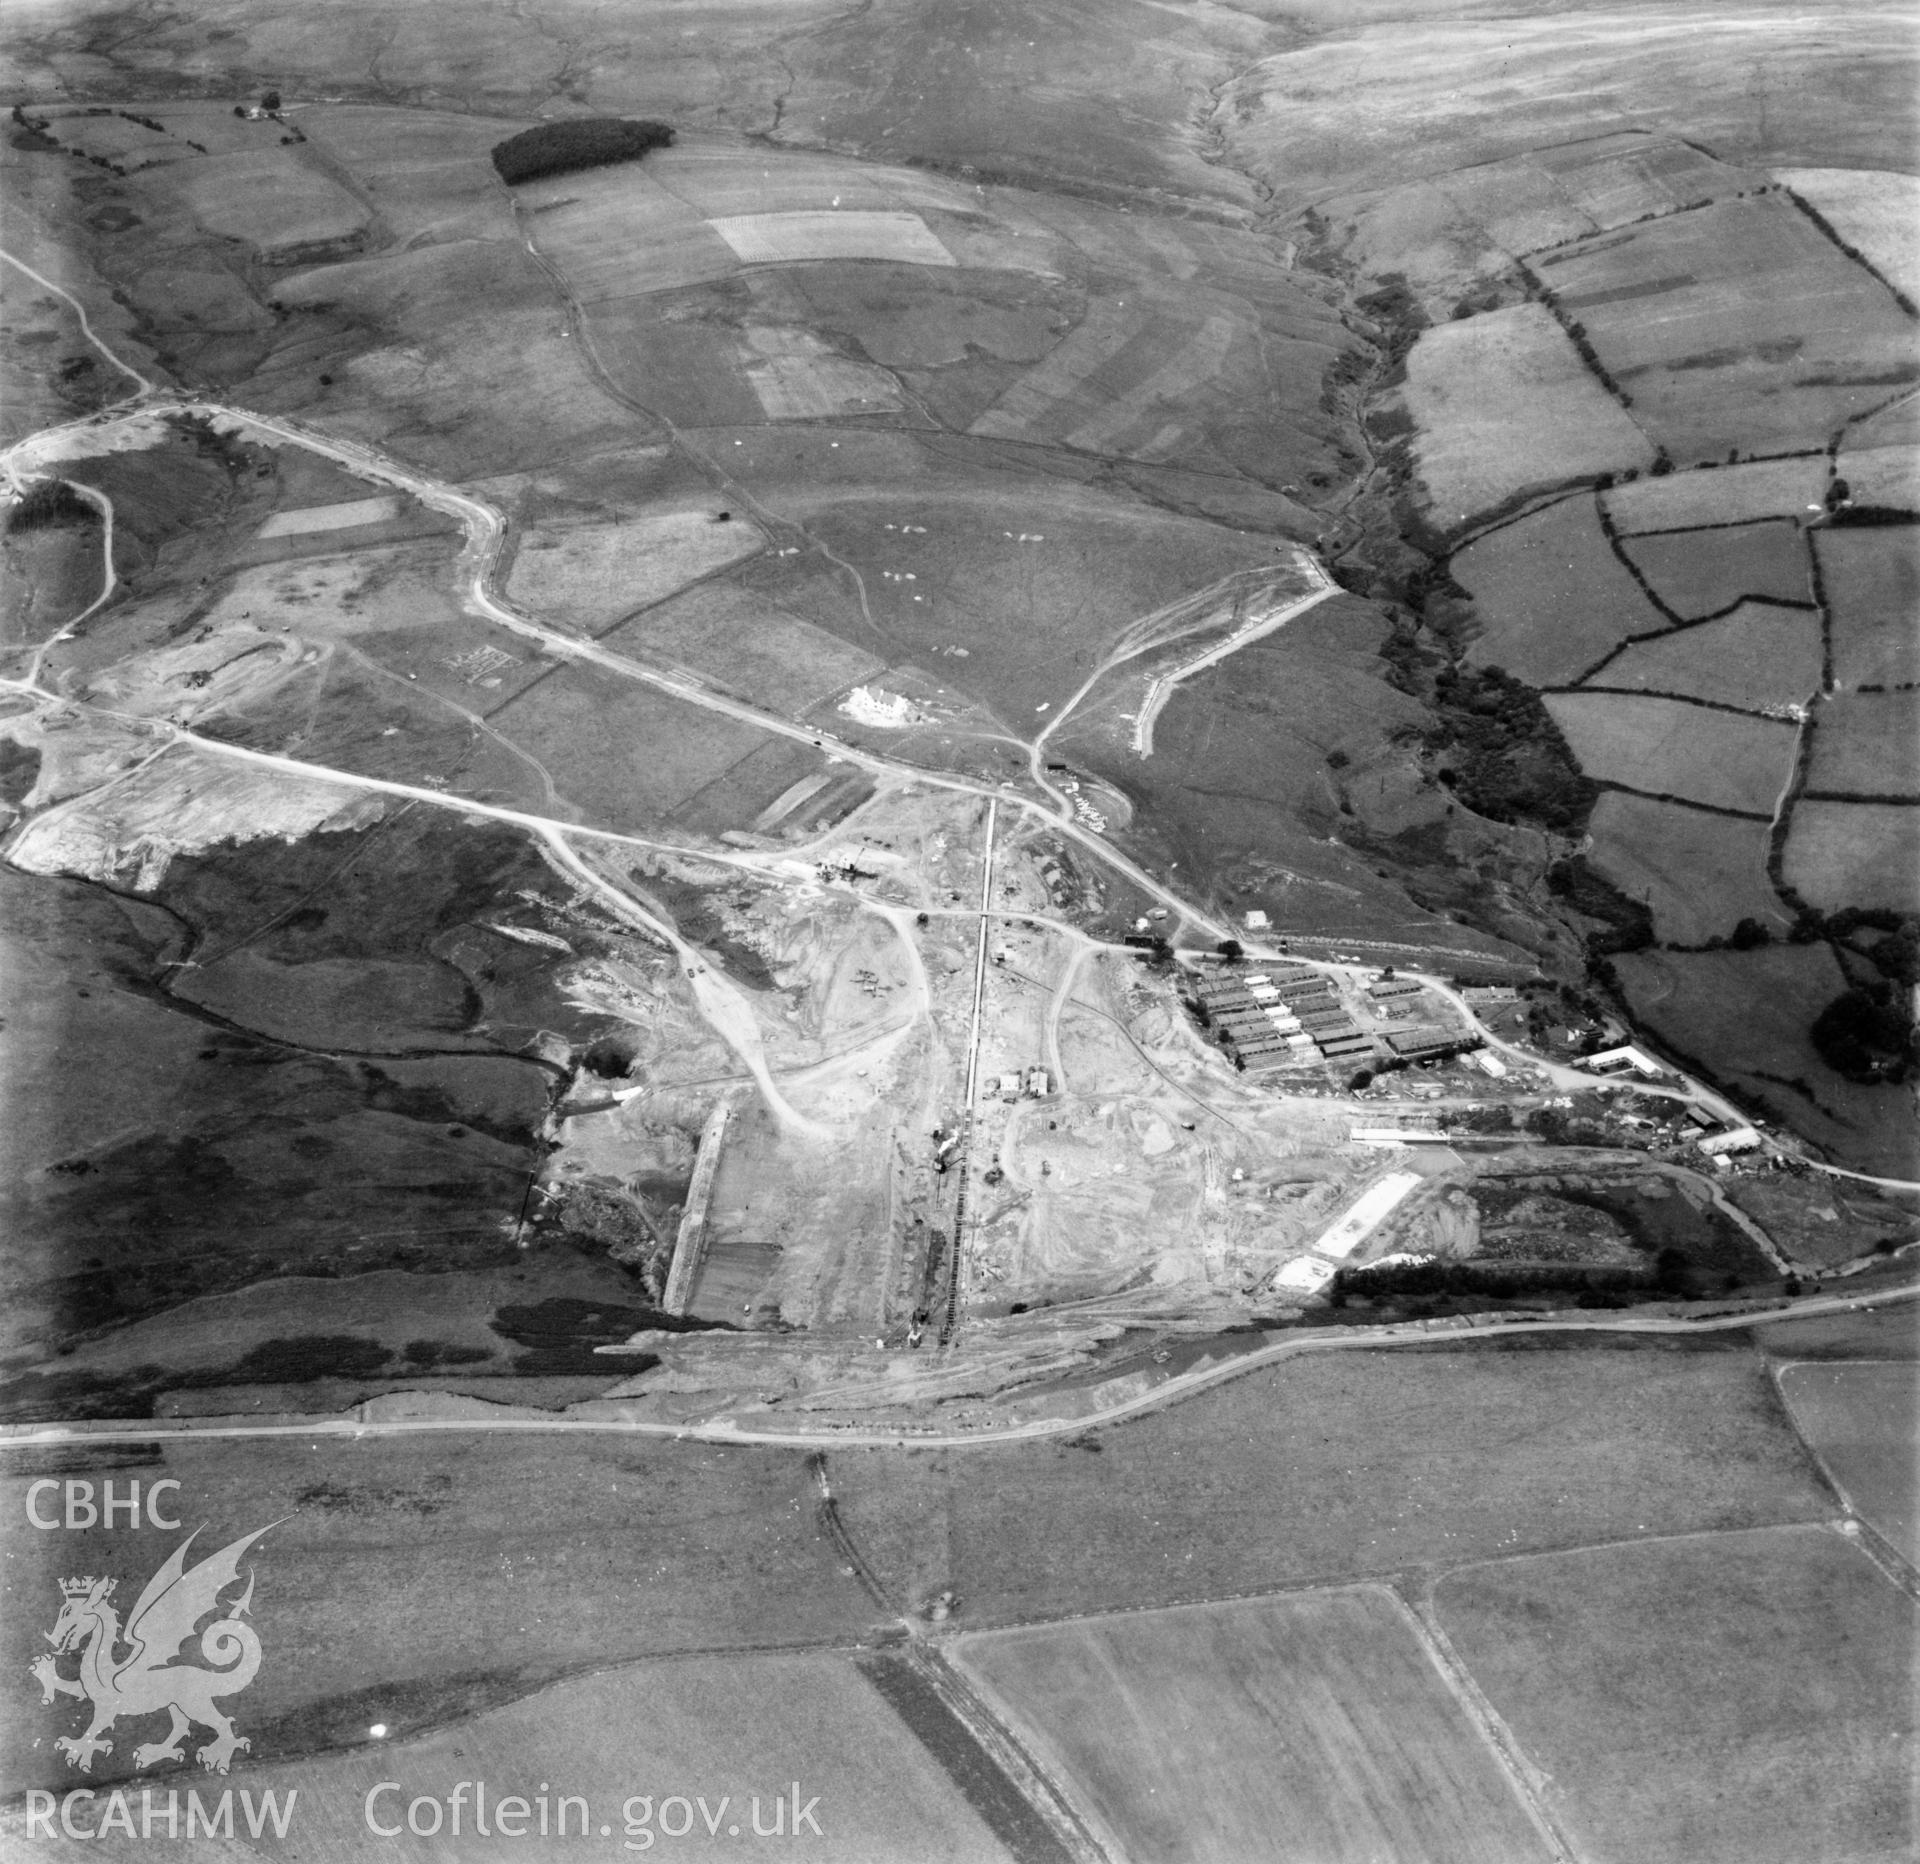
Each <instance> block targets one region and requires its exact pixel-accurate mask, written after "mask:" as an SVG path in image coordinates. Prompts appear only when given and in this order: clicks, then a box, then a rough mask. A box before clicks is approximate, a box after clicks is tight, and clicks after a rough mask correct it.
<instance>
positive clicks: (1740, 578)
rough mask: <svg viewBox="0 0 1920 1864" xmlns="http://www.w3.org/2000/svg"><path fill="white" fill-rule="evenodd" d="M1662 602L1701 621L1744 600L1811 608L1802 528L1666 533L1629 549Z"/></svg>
mask: <svg viewBox="0 0 1920 1864" xmlns="http://www.w3.org/2000/svg"><path fill="white" fill-rule="evenodd" d="M1627 555H1628V556H1629V557H1631V558H1632V559H1633V561H1634V562H1635V563H1636V564H1637V565H1638V566H1639V569H1640V573H1641V574H1642V575H1643V576H1645V577H1646V579H1647V581H1648V582H1650V583H1651V584H1652V585H1653V587H1654V589H1655V591H1656V592H1657V593H1658V595H1659V597H1660V599H1661V601H1663V602H1664V603H1666V605H1667V606H1668V607H1669V608H1670V609H1672V610H1673V611H1674V613H1675V614H1677V615H1682V616H1684V617H1685V618H1686V619H1687V620H1689V621H1692V620H1697V619H1698V618H1699V617H1700V616H1702V615H1718V614H1720V613H1721V612H1722V611H1723V610H1725V609H1728V608H1731V607H1732V606H1733V604H1734V603H1736V602H1737V601H1739V600H1740V598H1741V597H1742V596H1745V595H1765V596H1772V597H1774V598H1775V599H1776V600H1778V601H1781V602H1810V601H1812V599H1813V593H1812V590H1811V588H1810V587H1809V584H1808V573H1807V551H1806V545H1805V543H1804V542H1803V541H1802V539H1801V535H1800V529H1799V526H1797V525H1795V524H1791V523H1780V522H1774V523H1760V524H1750V525H1739V526H1736V527H1732V528H1729V529H1726V530H1706V531H1667V532H1663V533H1660V534H1659V535H1656V536H1653V537H1639V538H1636V539H1635V540H1634V541H1633V542H1632V543H1631V544H1629V545H1628V546H1627Z"/></svg>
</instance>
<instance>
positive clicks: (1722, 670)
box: [1586, 602, 1821, 712]
mask: <svg viewBox="0 0 1920 1864" xmlns="http://www.w3.org/2000/svg"><path fill="white" fill-rule="evenodd" d="M1820 664H1821V647H1820V617H1819V616H1818V615H1817V614H1816V613H1815V612H1814V611H1813V610H1812V609H1808V608H1777V607H1775V606H1774V605H1773V604H1772V603H1770V602H1742V603H1741V604H1740V606H1739V607H1738V608H1736V609H1735V610H1734V611H1733V613H1732V614H1731V615H1723V616H1721V617H1720V619H1719V620H1718V621H1703V622H1700V623H1698V624H1697V625H1695V626H1694V627H1690V628H1676V629H1674V630H1673V632H1672V633H1670V634H1662V635H1659V636H1656V637H1655V638H1654V639H1653V640H1651V641H1635V642H1633V643H1632V645H1631V646H1629V647H1627V648H1626V649H1625V650H1624V651H1623V652H1621V653H1619V654H1617V655H1615V656H1614V658H1613V659H1611V660H1609V661H1608V662H1607V664H1606V665H1605V666H1604V667H1602V668H1601V669H1600V671H1599V672H1597V673H1596V674H1594V675H1593V677H1592V678H1591V679H1590V680H1588V681H1587V682H1586V684H1587V685H1588V686H1590V687H1599V686H1608V687H1622V686H1626V687H1632V688H1634V689H1635V690H1637V691H1640V692H1654V693H1683V694H1685V695H1687V696H1689V697H1691V698H1695V699H1710V700H1713V701H1715V702H1717V703H1718V704H1720V705H1732V706H1739V707H1740V708H1741V709H1742V710H1743V711H1750V712H1757V711H1759V710H1760V709H1761V708H1763V707H1765V706H1777V705H1784V704H1789V703H1794V704H1805V703H1806V702H1807V701H1809V700H1811V699H1812V698H1813V697H1814V696H1815V694H1817V693H1818V692H1819V690H1820Z"/></svg>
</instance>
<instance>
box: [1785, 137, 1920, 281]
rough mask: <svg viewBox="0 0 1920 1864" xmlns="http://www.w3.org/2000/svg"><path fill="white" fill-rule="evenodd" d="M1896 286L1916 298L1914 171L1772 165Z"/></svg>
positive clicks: (1919, 242) (1917, 180) (1917, 190)
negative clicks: (1780, 166) (1908, 173)
mask: <svg viewBox="0 0 1920 1864" xmlns="http://www.w3.org/2000/svg"><path fill="white" fill-rule="evenodd" d="M1775 173H1776V175H1777V176H1778V177H1779V179H1780V180H1782V181H1784V182H1785V183H1786V184H1787V186H1788V187H1790V188H1791V189H1792V190H1793V191H1794V193H1796V194H1797V195H1799V196H1800V198H1801V199H1802V200H1803V201H1805V202H1806V203H1807V205H1808V206H1809V207H1811V208H1812V209H1813V210H1814V211H1815V212H1816V213H1817V214H1819V216H1820V217H1821V219H1823V220H1824V221H1825V222H1826V223H1827V225H1828V226H1830V227H1832V228H1833V230H1834V231H1835V232H1836V233H1838V234H1839V235H1840V237H1841V238H1842V239H1843V240H1845V241H1846V242H1847V244H1848V245H1849V246H1852V247H1854V248H1856V249H1857V250H1858V251H1860V252H1861V253H1864V254H1865V255H1866V259H1867V263H1868V264H1869V265H1871V266H1872V267H1873V269H1874V270H1875V271H1876V272H1878V273H1879V274H1880V276H1881V277H1882V278H1884V279H1885V280H1886V281H1887V282H1888V283H1889V284H1890V285H1892V286H1893V287H1894V288H1895V290H1897V291H1904V292H1905V293H1906V294H1907V296H1908V297H1909V298H1920V239H1915V237H1914V231H1915V229H1916V228H1920V175H1902V174H1896V173H1894V172H1892V171H1891V170H1888V169H1884V168H1782V169H1777V170H1775Z"/></svg>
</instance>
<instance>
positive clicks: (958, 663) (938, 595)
mask: <svg viewBox="0 0 1920 1864" xmlns="http://www.w3.org/2000/svg"><path fill="white" fill-rule="evenodd" d="M732 438H734V436H732V435H714V436H705V437H703V444H704V445H705V446H706V447H707V448H708V449H709V450H710V451H711V453H712V456H713V457H715V458H716V459H718V460H721V461H723V462H724V463H725V464H726V465H727V466H728V467H729V469H730V470H731V471H732V472H733V473H734V474H735V475H736V476H737V477H738V478H739V479H740V480H741V481H743V482H744V483H745V484H746V485H747V486H748V487H749V488H750V489H751V491H752V492H753V494H754V496H755V497H756V499H758V500H759V502H760V503H761V505H763V506H764V507H765V508H766V509H767V510H769V511H770V512H771V513H772V514H773V515H774V516H775V517H778V518H782V519H785V520H788V521H789V522H795V523H801V524H804V525H805V526H806V528H807V531H808V533H809V534H810V535H811V536H812V537H813V538H814V539H816V540H817V541H818V542H819V543H820V544H823V545H824V546H826V548H827V549H828V550H829V551H831V552H832V554H833V556H834V557H835V558H837V559H839V564H840V565H845V566H849V567H850V568H851V570H852V571H853V572H854V573H855V574H857V575H858V577H859V579H860V582H859V584H858V585H857V586H856V585H855V583H854V582H853V579H852V576H850V575H849V574H848V572H847V568H842V567H839V566H835V567H834V568H833V569H832V570H831V571H830V572H824V573H823V565H822V563H821V561H820V559H819V556H818V554H817V553H813V552H807V553H802V554H799V555H796V556H794V557H790V558H788V559H786V560H785V561H784V562H782V561H779V560H763V561H762V562H761V563H759V564H757V565H755V566H754V570H753V572H752V575H751V578H750V586H751V587H752V588H754V589H755V590H757V591H761V592H763V593H764V594H766V595H767V596H769V597H771V598H772V599H773V601H774V602H776V603H778V604H779V605H781V606H782V607H784V608H786V609H788V610H790V611H792V612H794V613H796V614H799V615H801V616H802V617H804V618H805V619H806V620H808V621H810V622H813V623H815V624H816V625H818V626H820V627H822V628H824V629H826V630H827V631H829V632H831V633H833V634H836V635H838V636H839V637H840V638H841V639H842V640H843V641H845V642H847V643H848V644H849V645H851V646H852V647H853V648H855V649H858V650H860V651H861V652H864V653H871V654H873V655H874V656H876V657H877V658H883V659H885V660H886V661H888V662H889V663H898V662H912V663H915V664H918V665H921V666H936V665H937V666H938V667H939V668H940V674H939V684H941V685H943V686H946V687H949V688H950V689H952V690H954V691H956V692H959V693H963V694H965V695H967V696H969V697H971V698H974V699H976V700H980V701H982V702H984V703H986V704H987V705H990V706H992V707H994V708H995V709H996V710H997V711H998V712H999V714H1000V716H1001V717H1002V718H1003V719H1004V720H1005V721H1006V723H1007V724H1008V725H1009V726H1011V727H1012V728H1013V729H1015V730H1024V729H1025V728H1026V727H1027V726H1028V725H1029V724H1037V723H1038V722H1040V721H1041V720H1042V719H1043V718H1044V708H1045V707H1048V706H1052V705H1058V704H1059V703H1060V702H1061V701H1062V700H1063V699H1065V698H1067V697H1069V696H1070V695H1071V694H1072V693H1073V692H1074V690H1075V689H1076V688H1077V687H1078V686H1079V685H1080V684H1081V682H1082V681H1083V680H1084V679H1085V678H1086V676H1087V675H1088V674H1089V673H1091V672H1092V671H1093V670H1094V668H1095V666H1096V665H1097V663H1098V659H1099V656H1100V655H1101V653H1102V652H1103V651H1104V650H1105V649H1106V648H1107V647H1108V646H1109V645H1110V644H1111V643H1112V642H1113V640H1114V639H1115V637H1116V636H1117V635H1118V634H1119V633H1120V632H1121V630H1123V629H1124V628H1125V627H1126V626H1127V625H1128V624H1129V623H1131V622H1133V621H1136V620H1138V619H1140V618H1141V617H1143V616H1145V615H1147V614H1150V613H1151V612H1153V611H1154V610H1156V609H1158V608H1160V607H1163V606H1165V605H1167V604H1169V603H1172V602H1176V601H1178V600H1180V599H1181V598H1183V597H1186V596H1189V595H1191V594H1193V593H1194V592H1196V591H1199V590H1203V589H1205V588H1207V587H1208V586H1209V585H1211V584H1213V583H1215V582H1218V581H1219V580H1221V579H1222V578H1223V577H1225V576H1226V575H1227V574H1228V573H1229V572H1231V571H1235V570H1253V569H1264V568H1267V567H1269V566H1271V567H1274V568H1275V569H1276V572H1277V570H1278V566H1279V563H1280V559H1279V558H1278V556H1277V555H1276V550H1275V546H1274V544H1273V542H1272V540H1271V539H1270V538H1267V537H1263V536H1258V535H1253V534H1250V533H1246V532H1239V531H1232V530H1228V529H1227V528H1225V527H1224V526H1220V525H1215V524H1210V523H1207V522H1205V521H1203V520H1198V519H1192V518H1186V517H1183V516H1179V515H1177V514H1175V513H1171V512H1163V511H1153V510H1149V509H1146V508H1144V507H1142V506H1141V505H1139V504H1136V503H1133V502H1130V501H1123V500H1121V499H1118V498H1114V497H1108V496H1104V495H1102V494H1101V493H1099V492H1096V491H1094V490H1092V489H1090V488H1084V487H1080V486H1076V485H1072V484H1070V483H1069V484H1062V483H1060V482H1059V481H1057V480H1046V479H1041V478H1038V477H1036V478H1031V479H1028V478H1014V479H1009V480H1005V481H1002V482H1001V483H998V484H987V485H984V486H983V485H981V484H979V483H978V482H977V481H976V482H973V483H967V482H964V481H962V480H960V479H959V478H958V477H957V476H955V475H952V474H950V473H948V472H946V471H945V470H943V469H935V470H931V471H930V470H928V468H927V464H926V462H925V461H924V459H923V457H922V455H921V453H920V449H919V447H918V445H917V443H916V444H914V445H913V446H911V447H902V446H901V444H900V443H899V442H898V441H897V440H896V439H895V437H893V436H871V437H863V439H870V440H871V445H870V446H869V447H856V443H855V441H854V437H853V436H852V435H848V436H847V437H846V439H845V441H844V442H843V443H842V445H841V446H840V447H838V448H836V447H835V446H834V430H832V429H828V428H798V427H796V428H790V429H782V430H777V431H775V432H773V433H771V434H769V433H768V431H767V430H765V429H762V430H759V431H758V432H755V433H753V434H752V435H751V437H750V438H746V439H745V440H744V443H743V444H742V445H741V446H740V447H737V448H736V447H734V446H732V445H731V444H729V442H730V441H731V440H732ZM861 452H866V453H867V454H868V458H867V459H866V460H865V461H862V460H861V459H860V457H859V455H860V453H861ZM836 453H837V454H838V455H839V456H840V458H841V459H842V460H846V463H845V464H844V465H841V464H837V463H835V456H836ZM896 454H902V455H904V457H903V458H902V460H901V466H902V467H903V470H900V471H898V472H897V473H895V474H894V475H893V477H892V478H891V479H889V478H888V477H886V476H882V474H883V473H884V469H885V467H886V466H887V465H888V464H889V463H890V459H891V456H893V455H896ZM847 455H853V456H854V457H853V458H852V459H850V460H849V459H846V456H847ZM815 462H819V464H820V465H821V467H822V471H821V472H820V474H819V475H817V476H816V475H815V474H813V473H812V472H810V471H809V468H810V467H811V466H813V465H814V464H815ZM863 467H864V468H865V470H864V471H863V470H862V468H863ZM876 467H879V468H880V469H881V473H876V472H875V468H876ZM850 470H851V471H854V472H860V474H861V478H860V481H857V482H855V483H853V484H847V483H844V482H843V483H835V480H836V479H837V478H838V476H839V474H841V473H844V472H849V471H850ZM829 475H831V476H829ZM870 475H871V476H870ZM955 649H964V650H965V653H964V654H958V653H955V652H954V651H953V650H955Z"/></svg>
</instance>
